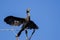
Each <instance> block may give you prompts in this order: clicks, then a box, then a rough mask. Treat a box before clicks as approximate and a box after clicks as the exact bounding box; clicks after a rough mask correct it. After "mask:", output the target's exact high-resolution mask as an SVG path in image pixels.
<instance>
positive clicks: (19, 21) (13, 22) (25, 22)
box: [4, 9, 38, 37]
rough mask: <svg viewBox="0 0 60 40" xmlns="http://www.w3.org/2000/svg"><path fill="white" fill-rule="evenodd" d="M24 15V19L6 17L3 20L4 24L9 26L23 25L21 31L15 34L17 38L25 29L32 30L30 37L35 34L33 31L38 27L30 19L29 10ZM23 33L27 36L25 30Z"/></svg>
mask: <svg viewBox="0 0 60 40" xmlns="http://www.w3.org/2000/svg"><path fill="white" fill-rule="evenodd" d="M26 13H27V17H26V18H20V17H15V16H7V17H6V18H4V22H6V23H7V24H9V25H13V26H20V25H21V24H23V25H22V28H21V30H20V31H19V32H18V33H17V36H16V37H19V36H20V35H21V32H22V31H24V30H25V29H33V32H32V35H33V33H34V32H35V29H38V26H37V25H36V24H35V23H34V22H33V21H32V20H31V19H30V9H27V10H26ZM25 32H26V34H27V30H26V31H25ZM32 35H31V36H32Z"/></svg>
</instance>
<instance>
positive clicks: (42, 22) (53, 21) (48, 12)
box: [0, 0, 60, 40]
mask: <svg viewBox="0 0 60 40" xmlns="http://www.w3.org/2000/svg"><path fill="white" fill-rule="evenodd" d="M27 8H31V12H30V13H31V20H33V21H34V22H35V23H36V24H37V25H38V27H39V29H38V30H36V32H35V34H34V35H33V37H32V39H31V40H60V0H0V29H8V28H9V29H10V28H14V29H20V28H21V26H20V27H13V26H10V25H8V24H6V23H5V22H4V21H3V20H4V18H5V17H6V16H9V15H13V16H17V17H24V18H25V17H26V9H27ZM15 32H16V33H17V31H15ZM30 33H31V32H30V30H29V34H30ZM19 38H20V40H25V33H24V32H22V34H21V36H20V37H19ZM15 39H16V38H15V34H14V33H13V32H11V31H0V40H15Z"/></svg>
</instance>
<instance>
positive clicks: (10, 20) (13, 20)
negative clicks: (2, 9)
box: [4, 16, 25, 26]
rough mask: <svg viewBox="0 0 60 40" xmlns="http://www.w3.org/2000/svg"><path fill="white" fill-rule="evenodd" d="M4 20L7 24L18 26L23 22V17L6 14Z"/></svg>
mask: <svg viewBox="0 0 60 40" xmlns="http://www.w3.org/2000/svg"><path fill="white" fill-rule="evenodd" d="M4 22H6V23H7V24H9V25H13V26H19V25H21V24H22V23H23V22H25V19H24V18H20V17H14V16H7V17H6V18H4Z"/></svg>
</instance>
